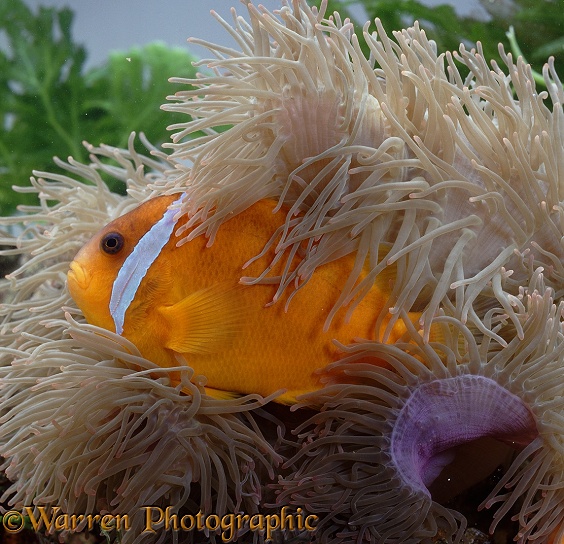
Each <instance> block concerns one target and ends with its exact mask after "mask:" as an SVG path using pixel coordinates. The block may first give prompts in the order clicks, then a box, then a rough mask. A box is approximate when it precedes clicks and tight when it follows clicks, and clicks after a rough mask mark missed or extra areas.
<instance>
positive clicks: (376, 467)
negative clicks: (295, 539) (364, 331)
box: [277, 273, 564, 543]
mask: <svg viewBox="0 0 564 544" xmlns="http://www.w3.org/2000/svg"><path fill="white" fill-rule="evenodd" d="M535 287H536V288H535ZM552 296H553V292H552V290H551V289H545V288H544V286H543V281H542V275H540V274H539V273H537V275H535V277H534V279H533V285H531V286H530V289H528V294H526V295H525V294H523V296H522V300H521V310H520V311H519V313H518V318H519V320H520V321H521V324H522V330H523V337H522V338H518V337H517V336H516V335H514V336H513V339H512V340H511V341H510V342H509V343H508V345H507V347H505V348H502V349H500V347H499V345H498V344H497V343H496V342H493V341H491V339H490V338H489V337H488V336H484V337H483V339H482V341H481V342H478V341H477V339H476V337H475V336H474V335H473V334H472V333H471V332H470V330H469V329H468V328H467V327H465V326H464V325H462V324H461V323H460V321H459V320H457V319H454V318H452V317H447V316H441V317H437V318H436V319H435V322H436V323H437V324H438V323H441V324H442V326H443V327H444V329H445V341H444V343H438V342H437V343H435V342H434V343H431V344H426V343H424V342H423V341H422V339H421V337H420V335H419V334H418V332H417V331H416V330H415V328H414V327H413V325H411V323H408V322H407V321H409V320H406V326H407V327H408V329H409V330H410V334H411V340H412V343H411V344H400V343H398V344H395V345H385V344H380V343H369V342H363V343H359V344H358V345H353V346H349V347H347V348H345V349H346V351H347V352H348V354H349V355H348V357H346V358H345V359H343V360H342V361H340V362H338V363H334V364H333V365H332V368H331V367H329V368H328V369H327V372H328V377H329V378H330V381H331V382H332V383H331V384H329V385H327V386H326V387H325V388H324V389H322V390H320V391H318V392H315V393H312V394H310V395H308V396H305V397H302V399H301V401H300V404H299V405H298V407H299V406H307V405H310V404H311V405H315V406H318V405H319V404H320V403H321V404H322V409H321V411H320V412H319V413H318V414H315V415H314V416H313V417H311V418H310V419H309V420H308V421H306V422H305V423H304V424H303V425H301V426H300V427H298V428H297V429H296V430H295V432H296V433H297V434H298V435H299V443H300V444H301V448H300V449H299V450H298V452H297V453H296V455H295V456H294V457H293V458H292V459H290V460H289V461H288V462H287V463H286V465H287V466H289V467H292V466H293V467H294V472H293V473H292V474H291V475H290V476H289V477H287V478H281V479H280V481H279V483H278V485H277V488H278V499H277V504H278V505H281V504H292V505H299V506H300V507H303V508H305V509H307V510H308V511H312V512H316V513H317V514H318V515H322V516H323V517H322V520H321V521H320V523H319V526H318V532H317V539H318V540H317V541H319V542H334V543H337V542H353V541H354V542H364V541H370V542H422V541H424V542H427V541H430V539H431V538H432V537H436V536H437V535H439V536H441V537H442V538H444V539H446V541H448V542H452V541H453V542H459V541H460V539H461V537H462V535H463V532H464V529H465V527H466V518H465V516H464V515H462V514H461V513H460V512H459V511H457V510H455V509H453V508H449V507H448V506H446V503H447V501H448V500H449V499H452V496H453V495H456V494H457V493H459V492H460V491H461V490H462V489H464V488H465V487H468V486H471V485H472V484H473V483H476V482H477V481H479V480H483V479H484V478H486V477H487V475H488V471H489V472H493V471H494V470H495V468H496V467H497V466H498V465H502V466H503V460H504V459H505V458H507V454H508V451H507V450H508V448H509V450H510V451H512V450H511V448H514V449H515V450H516V451H517V453H515V454H514V456H513V457H512V458H513V462H512V463H511V464H510V466H508V468H507V469H506V471H505V473H504V474H503V476H502V477H501V478H500V479H499V481H498V482H497V484H496V485H495V486H494V487H493V489H491V491H490V493H489V495H488V496H484V497H482V499H483V502H482V504H481V506H480V507H481V508H495V512H494V514H493V520H492V521H491V526H490V532H491V533H493V532H494V530H495V529H496V527H497V525H498V524H499V522H500V520H501V519H502V518H504V516H507V515H508V514H509V513H513V514H515V519H517V520H518V522H519V532H518V534H517V535H510V536H515V539H516V540H518V541H519V542H526V541H528V540H535V539H539V542H546V541H548V537H549V536H550V535H551V534H553V533H558V537H557V538H559V537H562V535H563V534H564V479H563V464H562V463H563V462H564V427H563V423H562V422H563V419H562V414H563V409H564V400H563V399H564V396H563V393H564V385H563V384H562V380H561V379H560V378H561V375H562V365H563V363H564V336H563V335H562V312H563V310H564V303H560V304H559V305H556V304H554V303H553V299H552ZM404 317H405V316H404ZM508 326H510V327H512V325H508ZM414 344H417V347H414ZM371 357H375V358H377V359H383V360H385V361H387V362H388V363H389V365H390V366H391V368H393V370H389V369H385V368H381V367H377V366H375V365H372V364H369V362H367V361H369V359H370V358H371ZM485 439H489V440H485ZM492 439H493V440H495V441H497V442H501V443H503V444H505V445H508V446H507V447H506V448H503V447H502V448H500V447H498V446H499V444H498V445H497V446H496V445H495V443H494V442H492ZM469 444H470V445H472V444H473V445H474V448H475V451H480V449H481V450H483V451H485V454H484V453H482V458H481V460H480V461H472V458H471V457H470V458H468V457H467V458H466V459H465V461H464V462H463V463H462V464H460V465H459V466H458V468H456V459H457V457H458V456H461V455H463V452H464V450H465V448H466V447H467V446H468V445H469ZM461 452H462V453H461ZM453 460H454V465H453V466H454V467H455V468H454V470H453V469H452V468H451V470H450V471H449V472H447V473H446V475H445V474H444V472H445V471H443V469H444V468H445V466H446V465H448V464H449V463H451V462H453ZM482 464H485V465H486V467H482ZM488 465H489V466H488ZM482 469H484V470H485V471H486V472H485V473H483V470H482ZM439 475H440V476H439ZM436 493H438V494H440V495H442V497H441V499H438V498H437V497H436Z"/></svg>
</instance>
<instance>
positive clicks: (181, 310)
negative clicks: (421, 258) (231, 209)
mask: <svg viewBox="0 0 564 544" xmlns="http://www.w3.org/2000/svg"><path fill="white" fill-rule="evenodd" d="M177 198H178V195H171V196H163V197H157V198H155V199H152V200H150V201H147V202H146V203H144V204H142V205H141V206H139V207H138V208H137V209H135V210H133V211H132V212H130V213H128V214H126V215H124V216H122V217H120V218H118V219H116V220H115V221H113V222H111V223H110V224H108V225H107V226H106V227H105V228H104V229H102V230H101V231H100V232H99V233H98V234H96V235H95V236H94V237H93V238H92V240H90V242H88V243H87V244H86V245H85V246H84V247H83V248H82V249H81V250H80V252H79V253H78V254H77V256H76V258H75V260H74V261H73V263H71V271H70V272H69V274H68V286H69V290H70V293H71V295H72V297H73V298H74V300H75V302H76V303H77V304H78V306H79V307H80V309H81V310H82V311H83V313H84V316H85V317H86V319H87V321H88V322H89V323H91V324H94V325H98V326H100V327H103V328H106V329H108V330H113V331H116V324H115V318H114V317H113V316H112V313H111V312H110V305H111V301H110V298H112V297H114V295H113V294H112V285H114V282H115V280H116V276H117V275H118V272H119V270H120V268H122V267H123V266H124V263H125V262H126V260H127V258H128V257H129V255H131V254H132V251H133V248H134V247H135V246H136V244H137V243H138V241H139V240H140V238H141V237H143V235H144V234H145V233H147V232H148V231H149V229H150V228H151V227H152V225H154V224H155V223H157V222H159V220H160V219H161V218H162V217H163V214H164V213H165V212H166V210H167V208H168V206H169V205H170V204H171V203H172V202H174V201H175V200H176V199H177ZM275 205H276V203H275V202H274V201H271V200H262V201H259V202H258V203H256V204H255V205H253V206H251V207H250V208H248V209H247V210H245V211H244V212H242V213H240V214H238V215H234V216H233V217H232V218H231V219H229V220H228V221H226V222H225V223H224V224H223V225H222V226H221V227H220V229H219V232H218V234H217V236H216V239H215V240H214V242H213V244H212V245H211V246H210V247H206V243H207V239H206V238H205V237H203V236H198V237H196V238H195V239H193V240H191V241H190V242H188V243H186V244H184V245H182V246H180V247H176V238H175V236H174V234H172V235H171V236H170V237H169V238H167V239H166V240H163V243H164V245H163V247H162V249H160V250H159V251H158V256H157V257H156V258H155V259H154V261H152V263H151V264H150V267H149V268H148V270H147V272H146V274H145V275H144V276H143V279H142V280H141V282H140V284H139V287H138V289H137V290H136V292H135V295H134V298H133V300H132V301H131V303H130V304H128V305H127V308H126V309H125V314H124V317H123V330H122V331H121V334H122V335H123V336H124V337H125V338H127V339H129V340H130V341H132V342H133V343H134V344H135V345H136V346H137V348H138V349H139V351H140V352H141V353H142V355H143V356H144V357H145V358H147V359H149V360H151V361H153V362H154V363H156V364H158V365H159V366H162V367H174V366H178V365H179V363H178V360H177V359H176V357H175V354H176V353H180V354H182V355H183V356H184V357H185V358H186V361H187V363H188V364H189V365H190V366H191V367H192V368H193V369H194V371H195V375H198V374H202V375H204V376H206V378H207V384H206V386H207V388H208V389H207V390H208V392H210V394H212V395H213V394H214V393H215V394H216V396H219V397H221V396H229V393H244V394H247V393H259V394H261V395H263V396H267V395H269V394H271V393H273V392H275V391H277V390H279V389H286V390H287V391H286V393H284V394H283V395H281V396H279V397H277V399H276V400H277V401H278V402H282V403H287V404H290V403H294V402H295V398H296V396H297V395H299V394H302V393H306V392H310V391H313V390H316V389H319V388H320V387H321V386H322V384H321V383H320V382H319V376H318V373H316V372H315V371H316V370H317V369H321V368H323V367H325V366H326V365H327V364H329V363H331V362H333V361H335V360H336V359H338V358H339V356H340V355H342V354H341V353H340V352H339V350H338V348H337V346H336V345H335V344H334V343H333V339H336V340H338V341H339V342H341V343H343V344H349V343H351V342H352V341H353V339H355V338H366V339H374V338H375V332H374V331H375V326H376V321H377V318H378V316H379V314H380V312H381V310H382V308H384V307H385V305H386V304H387V298H388V297H387V292H388V291H389V290H387V289H384V288H383V287H382V285H381V284H382V283H383V281H384V280H382V281H381V282H379V283H376V284H375V285H374V287H373V288H372V289H371V291H370V292H369V293H368V294H367V295H366V296H365V297H364V298H363V300H362V301H361V302H360V303H359V304H358V306H357V308H356V309H355V311H354V312H353V313H352V316H351V318H350V320H349V321H348V322H346V320H345V311H339V312H337V314H336V315H335V316H334V318H333V319H332V321H331V324H330V326H329V328H328V330H327V331H324V330H323V326H324V324H325V321H326V319H327V317H328V315H329V312H330V310H331V309H332V307H333V306H334V304H335V302H336V301H337V299H338V297H339V295H340V294H341V286H342V285H343V283H344V282H345V281H346V279H347V278H348V276H349V274H350V272H351V270H352V267H353V264H354V257H353V256H351V255H349V256H346V257H343V258H341V259H339V260H337V261H335V262H332V263H329V264H326V265H323V266H321V267H319V268H318V269H317V270H316V271H315V273H314V274H313V276H312V277H311V279H310V280H309V281H308V282H307V283H306V284H305V285H304V286H303V287H302V288H301V289H300V290H298V292H296V293H295V294H294V296H293V298H292V300H291V301H290V303H289V305H288V308H287V309H286V304H285V302H286V301H285V300H279V301H277V302H276V303H274V304H270V305H269V303H270V302H271V301H272V300H273V297H274V294H275V292H276V289H277V286H276V285H268V284H256V285H240V283H239V281H240V278H241V276H242V275H243V270H242V266H243V265H244V263H246V262H247V261H249V260H250V259H251V258H253V257H255V256H256V255H258V254H259V253H261V251H263V249H264V246H265V244H266V242H267V241H268V240H269V239H270V237H271V236H272V234H273V233H274V232H275V231H276V229H277V228H278V227H279V226H280V225H282V224H284V221H285V218H286V215H285V213H284V212H278V213H272V211H273V209H274V207H275ZM185 222H186V216H183V217H181V218H180V219H179V221H178V223H176V224H175V225H174V229H175V230H176V229H177V228H178V227H180V226H182V225H183V224H184V223H185ZM112 236H113V237H112ZM120 237H121V238H120ZM118 245H119V246H120V247H119V248H118V247H117V246H118ZM273 258H274V249H273V248H271V249H269V250H268V251H266V252H265V254H264V255H263V256H261V258H259V259H257V260H256V261H254V262H252V263H251V264H250V265H249V266H248V267H247V268H246V269H245V270H244V275H246V276H258V275H260V274H261V273H262V272H263V271H264V270H265V268H266V267H267V266H268V265H269V264H270V263H271V262H272V260H273ZM282 266H283V264H282V263H279V264H278V265H276V266H275V267H274V268H273V270H272V274H273V275H278V274H280V273H281V271H282ZM272 274H271V275H272ZM385 281H388V280H385ZM125 283H127V279H126V280H125ZM115 305H116V304H114V306H115ZM118 305H119V304H118ZM415 319H416V317H414V318H413V320H415ZM386 323H387V320H384V326H385V325H386ZM118 332H120V331H118ZM404 332H405V327H404V325H403V323H401V322H398V323H397V324H396V325H395V326H394V328H393V329H392V334H391V335H390V339H389V341H390V342H393V341H394V340H395V339H397V338H398V337H399V336H401V335H402V334H403V333H404ZM174 379H176V378H174V377H173V381H174ZM177 383H178V382H177ZM222 392H223V393H222Z"/></svg>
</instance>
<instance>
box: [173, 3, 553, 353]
mask: <svg viewBox="0 0 564 544" xmlns="http://www.w3.org/2000/svg"><path fill="white" fill-rule="evenodd" d="M326 7H327V4H326V3H325V2H322V3H321V7H320V9H319V10H317V9H315V8H310V7H309V6H308V5H307V4H306V2H305V0H295V1H293V2H292V7H290V6H289V5H285V6H284V7H282V8H281V9H280V10H279V11H277V12H275V13H274V14H273V13H270V12H268V11H267V10H266V9H264V8H262V7H258V8H257V7H255V6H253V5H252V4H251V3H247V8H248V11H249V17H250V22H249V23H247V22H246V21H244V19H243V18H242V17H237V16H236V13H235V12H234V11H233V20H234V26H233V27H231V26H230V25H229V24H228V23H227V22H226V21H224V20H223V19H221V18H220V17H218V16H217V15H216V17H217V18H218V20H219V22H220V23H221V24H222V25H223V26H224V27H225V28H226V29H227V30H228V31H229V32H230V33H231V35H232V36H233V37H234V38H235V39H236V41H237V44H238V46H239V48H240V50H235V49H230V48H226V47H222V46H219V45H214V44H211V43H208V42H203V41H201V40H193V41H194V42H195V43H199V44H201V45H204V46H206V47H207V48H208V49H209V50H210V51H211V53H212V54H213V55H214V56H215V57H216V58H215V59H212V60H203V61H201V62H200V64H203V65H207V67H208V68H211V69H212V71H213V73H212V74H211V75H209V74H207V73H203V74H200V76H199V77H198V78H197V79H194V80H188V79H175V80H174V81H175V82H180V83H186V84H189V85H193V86H194V87H195V89H194V88H192V90H187V91H180V92H178V93H177V94H176V95H175V96H172V97H169V100H170V101H171V102H173V103H171V104H169V105H165V106H163V107H164V108H165V109H167V110H169V111H175V112H183V113H186V114H189V115H190V116H191V120H190V121H188V122H186V123H183V124H178V125H174V126H173V127H172V129H173V130H176V133H174V134H173V136H172V140H173V142H172V143H171V144H165V145H167V146H168V147H170V148H172V150H173V152H172V154H171V160H172V161H175V162H176V163H177V164H176V167H177V168H178V169H179V170H180V172H181V175H179V176H178V178H176V179H174V180H172V181H169V182H168V185H165V187H169V186H171V185H174V184H181V185H182V186H183V187H187V188H188V194H189V196H190V198H189V199H187V200H186V201H185V204H184V211H185V212H186V213H189V214H190V215H191V219H190V221H189V222H188V224H187V226H186V227H187V228H188V227H191V226H193V225H196V228H195V229H194V230H193V231H191V233H190V234H188V235H185V237H184V239H181V241H180V242H179V243H183V242H185V241H187V240H188V239H190V238H192V237H194V236H197V235H199V234H200V233H202V232H205V233H206V234H207V235H208V236H210V237H211V239H213V236H214V234H215V233H216V232H217V229H218V228H219V225H220V224H221V222H222V221H223V220H225V219H226V217H228V216H229V214H231V213H237V212H239V211H241V210H243V209H245V208H246V207H248V206H249V205H251V204H252V203H253V202H255V201H256V200H259V199H261V198H264V197H272V198H277V199H279V200H280V202H283V203H285V204H287V205H288V206H289V212H288V216H287V217H288V219H287V225H286V228H285V229H284V231H283V233H282V239H281V240H280V241H279V242H278V244H277V251H278V256H277V258H283V255H284V254H285V252H290V254H292V255H294V254H297V255H298V256H299V257H300V259H301V264H300V265H299V266H298V267H297V268H295V269H292V270H289V269H288V270H287V272H286V273H285V274H284V275H283V276H282V277H281V278H280V288H279V291H278V294H277V295H276V297H275V298H277V297H278V296H279V295H280V293H281V291H282V290H284V289H285V288H286V287H287V286H289V285H294V286H299V285H300V284H303V282H304V281H307V279H308V278H309V277H311V275H312V274H313V272H314V270H315V269H316V268H317V267H318V266H320V265H322V264H324V263H326V262H329V261H331V260H333V259H337V258H339V257H340V256H342V255H344V254H347V253H354V254H355V255H356V259H357V266H356V267H355V269H354V271H353V272H352V273H351V276H350V277H349V279H348V281H347V282H346V284H345V285H344V286H343V292H342V295H341V297H340V299H339V301H338V302H337V304H336V305H335V308H334V309H333V313H332V314H331V316H330V317H329V319H331V318H332V316H333V315H334V312H336V311H337V310H338V308H339V307H340V306H342V305H347V304H350V303H351V302H353V306H354V302H357V301H358V300H359V299H360V298H361V297H362V296H363V295H364V294H365V293H366V292H367V291H368V289H369V288H370V284H371V282H373V281H374V278H375V277H376V275H377V274H379V273H380V272H381V271H382V270H383V269H384V268H385V267H386V266H388V265H389V264H391V263H393V262H396V263H397V267H398V273H397V278H396V281H395V286H394V292H393V294H392V297H391V301H390V307H391V311H392V313H394V314H396V318H398V315H399V310H400V309H407V310H409V309H413V310H415V311H423V316H422V318H421V321H422V323H424V325H425V334H426V335H428V333H429V330H430V329H429V327H430V322H431V318H432V316H433V315H434V314H435V313H436V311H437V310H438V308H439V307H440V306H441V305H447V306H451V307H452V308H453V310H452V312H451V313H452V314H453V315H455V316H457V317H458V318H459V319H461V320H462V321H463V322H466V321H468V320H470V322H471V323H472V324H473V326H475V327H478V328H479V329H480V330H481V332H482V333H485V334H490V335H491V334H492V333H491V331H488V329H487V327H485V326H484V324H483V321H482V319H483V316H484V315H485V313H486V312H487V311H488V310H489V309H490V308H491V307H493V306H496V305H498V304H501V306H502V308H503V311H504V312H506V313H508V314H509V316H510V318H511V319H512V320H513V322H514V325H515V326H516V327H517V328H518V334H519V335H521V334H522V331H521V330H520V324H519V320H518V319H517V315H516V313H515V311H514V298H513V297H514V296H516V295H518V289H519V286H520V285H526V284H527V283H528V281H529V279H530V277H531V275H532V273H533V271H534V270H535V269H536V268H537V267H539V266H543V267H544V268H545V277H546V282H547V284H549V285H550V286H551V287H553V288H554V289H555V292H556V297H557V298H560V297H561V296H562V294H564V293H563V292H562V287H561V285H562V280H563V279H564V264H563V263H564V252H563V249H562V244H561V242H560V240H561V238H562V235H563V234H564V232H563V227H562V225H563V224H564V221H563V218H564V216H563V215H562V213H563V212H562V207H561V205H560V202H561V201H562V200H563V198H562V196H563V195H562V189H561V182H560V180H561V179H562V168H563V166H562V156H563V152H564V140H563V136H562V134H563V126H564V124H563V123H564V121H563V119H564V118H563V116H562V103H563V102H564V92H563V89H562V85H561V83H560V81H559V79H558V76H557V74H556V73H555V71H554V66H553V63H552V61H549V63H548V64H547V65H546V66H545V69H544V78H545V82H546V85H547V87H548V92H546V91H543V92H538V91H536V88H535V82H534V79H533V75H532V73H531V69H530V67H529V66H528V65H526V64H525V63H524V62H523V60H522V59H521V58H519V59H517V61H516V62H514V60H513V58H512V56H511V54H506V53H505V52H504V51H503V50H501V56H502V58H503V61H504V63H505V65H506V66H505V68H506V72H504V70H503V69H502V68H501V67H499V66H497V65H496V64H495V63H494V64H492V67H491V68H490V67H489V66H488V64H487V63H486V61H485V60H484V58H483V54H482V50H481V47H480V45H479V44H478V46H477V49H476V50H471V51H468V50H467V49H466V48H465V47H464V46H461V47H460V52H459V53H454V54H451V53H443V54H438V53H437V51H436V48H435V44H434V43H433V42H432V41H429V40H428V39H427V37H426V35H425V32H424V31H423V30H421V29H420V28H419V26H418V25H417V24H415V25H414V26H413V27H412V28H408V29H406V30H403V31H401V32H394V37H395V41H393V40H391V39H390V38H389V37H388V36H387V34H386V32H385V31H384V29H383V28H382V26H381V24H380V22H379V21H378V20H376V32H374V33H372V34H370V33H369V32H368V24H367V25H366V26H365V28H364V39H365V41H366V44H367V46H368V47H369V49H370V53H371V54H370V58H369V59H366V58H365V57H364V55H363V53H362V51H361V48H360V45H359V43H358V39H357V37H356V35H355V34H354V33H353V30H352V26H351V23H350V22H349V21H347V20H345V21H342V20H341V18H340V17H339V15H338V13H335V14H334V15H333V16H332V17H326V14H325V11H326ZM459 66H462V67H463V68H464V69H466V70H468V71H469V75H468V76H467V77H463V76H462V75H461V73H460V71H459V68H458V67H459ZM218 126H222V127H223V128H224V129H225V127H226V126H227V127H228V128H227V129H226V130H218ZM197 131H203V132H204V135H203V136H199V137H195V138H191V137H192V136H193V135H195V134H196V132H197ZM186 159H189V160H191V161H192V162H193V165H191V166H190V167H186V166H184V165H183V163H182V161H184V160H186ZM177 234H179V235H181V236H182V232H178V233H177ZM273 239H274V238H273ZM382 245H384V246H385V247H387V248H388V251H387V253H385V256H384V257H383V256H382V254H381V253H380V254H379V251H378V250H379V248H380V247H381V246H382ZM363 267H368V269H369V270H370V273H369V274H368V275H367V276H366V277H365V278H364V279H363V280H362V281H360V273H361V270H362V268H363ZM262 279H263V278H258V280H257V279H256V278H255V279H251V278H247V279H246V280H247V281H248V282H249V283H252V282H253V281H262ZM269 281H271V280H269ZM484 296H485V298H483V297H484ZM391 325H393V322H391ZM496 339H497V340H498V341H499V342H500V343H503V339H501V338H499V337H496Z"/></svg>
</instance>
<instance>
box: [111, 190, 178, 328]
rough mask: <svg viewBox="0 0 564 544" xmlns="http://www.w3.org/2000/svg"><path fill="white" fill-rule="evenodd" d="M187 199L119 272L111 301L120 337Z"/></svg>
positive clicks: (148, 235)
mask: <svg viewBox="0 0 564 544" xmlns="http://www.w3.org/2000/svg"><path fill="white" fill-rule="evenodd" d="M183 198H184V194H182V195H181V196H180V198H178V199H176V200H175V201H174V202H173V203H172V206H173V209H170V208H169V209H168V210H167V211H166V212H165V213H164V214H163V216H162V218H161V219H159V221H157V222H156V223H155V224H154V225H153V226H152V227H151V228H150V229H149V230H148V231H147V232H146V233H145V234H144V235H143V236H142V237H141V239H140V240H139V242H137V245H136V246H135V247H134V248H133V251H132V252H131V253H130V254H129V256H128V257H127V259H125V262H124V263H123V265H122V267H121V268H120V270H119V272H118V275H117V277H116V279H115V281H114V285H113V287H112V296H111V298H110V314H111V316H112V318H113V320H114V325H115V327H116V333H117V334H122V333H123V324H124V321H125V312H126V311H127V309H128V308H129V306H130V304H131V303H132V302H133V299H134V298H135V295H136V294H137V290H138V289H139V286H140V285H141V281H143V278H144V277H145V275H146V274H147V271H148V270H149V268H150V267H151V265H152V264H153V263H154V262H155V259H156V258H157V257H158V256H159V255H160V253H161V250H162V249H163V247H164V246H165V245H166V243H167V242H168V241H169V239H170V236H171V234H172V231H173V230H174V226H175V225H176V222H177V221H178V218H176V219H175V215H177V212H178V208H174V205H175V204H178V203H180V202H181V201H182V199H183Z"/></svg>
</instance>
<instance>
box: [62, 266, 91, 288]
mask: <svg viewBox="0 0 564 544" xmlns="http://www.w3.org/2000/svg"><path fill="white" fill-rule="evenodd" d="M69 266H70V270H69V272H68V275H67V277H68V279H69V280H70V281H69V287H71V285H72V283H74V284H76V285H77V286H78V287H79V288H80V289H86V288H87V287H88V285H90V281H91V280H92V276H91V275H90V274H89V273H88V272H87V270H86V269H85V268H84V267H83V266H82V265H81V264H79V263H77V262H76V261H72V262H71V263H70V265H69Z"/></svg>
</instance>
